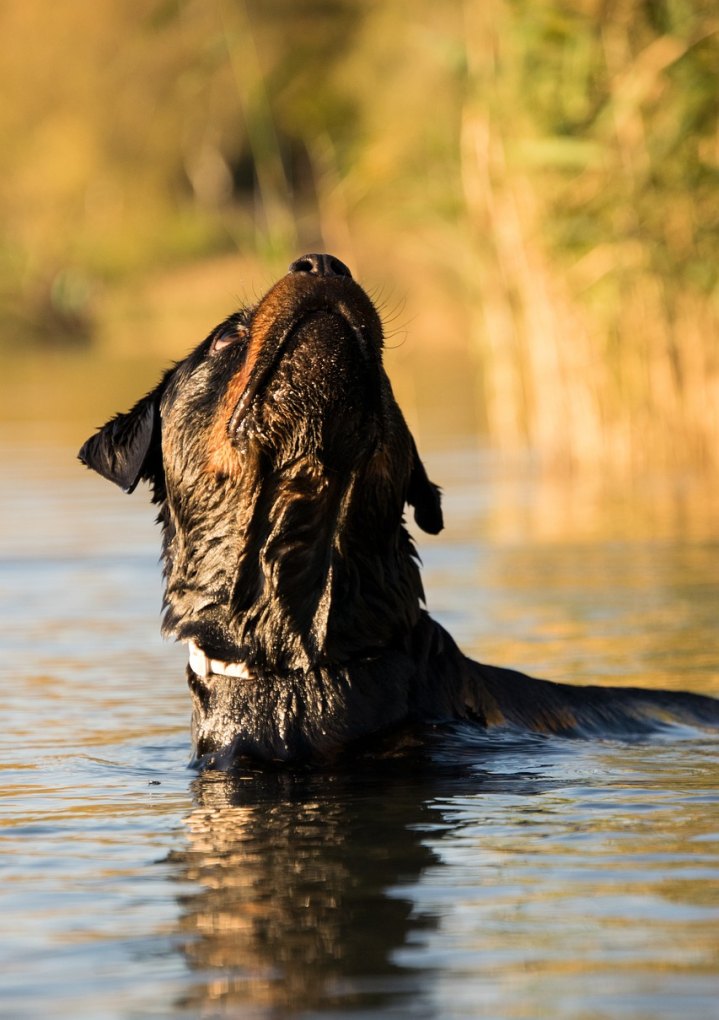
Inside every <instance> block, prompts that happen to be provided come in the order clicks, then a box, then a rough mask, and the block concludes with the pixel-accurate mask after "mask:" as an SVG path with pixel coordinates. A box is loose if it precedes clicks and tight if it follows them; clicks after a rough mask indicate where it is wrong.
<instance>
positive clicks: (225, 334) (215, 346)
mask: <svg viewBox="0 0 719 1020" xmlns="http://www.w3.org/2000/svg"><path fill="white" fill-rule="evenodd" d="M246 339H247V327H246V326H234V327H232V328H230V329H223V330H222V332H221V333H218V334H217V336H216V337H215V339H214V340H213V341H212V344H211V345H210V354H218V353H219V352H220V351H224V349H225V348H226V347H229V346H230V345H231V344H236V343H237V342H238V341H240V340H246Z"/></svg>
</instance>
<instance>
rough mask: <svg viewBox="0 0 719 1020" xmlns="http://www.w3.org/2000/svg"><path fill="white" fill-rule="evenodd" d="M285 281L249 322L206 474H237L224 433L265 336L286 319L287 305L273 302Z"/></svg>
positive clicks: (213, 430) (211, 438)
mask: <svg viewBox="0 0 719 1020" xmlns="http://www.w3.org/2000/svg"><path fill="white" fill-rule="evenodd" d="M286 279H287V278H286V277H285V279H283V280H280V282H279V283H278V284H275V286H274V287H273V288H272V290H271V291H270V292H269V293H268V294H267V295H266V297H265V298H264V299H263V301H262V304H261V305H260V307H259V308H258V309H257V311H256V312H255V314H254V316H253V318H252V326H251V331H250V338H249V341H248V344H247V355H246V357H245V361H244V363H243V365H242V367H241V368H240V370H239V371H238V372H236V373H235V375H233V376H232V378H231V379H230V381H229V382H228V384H227V388H226V389H225V392H224V395H223V397H222V399H221V400H220V403H219V405H218V407H217V412H216V413H215V417H214V420H213V422H212V424H211V426H210V430H209V433H208V437H207V464H206V471H207V473H208V474H220V475H233V474H236V473H237V467H238V459H237V453H236V451H235V450H234V448H233V446H232V443H231V441H230V437H229V435H228V433H227V426H228V423H229V421H230V418H231V417H232V415H233V413H234V410H235V408H236V407H237V405H238V404H239V402H240V400H241V399H242V396H243V394H244V392H245V390H246V389H247V386H248V384H249V382H250V379H251V378H252V373H253V371H254V369H255V366H256V364H257V359H258V357H259V355H260V352H261V350H262V348H263V346H264V344H265V341H266V339H267V335H268V333H269V332H270V331H271V330H272V329H276V328H277V322H278V318H279V317H280V315H281V314H282V312H283V311H284V312H285V317H286V313H287V307H286V302H285V301H283V300H282V299H280V300H273V299H276V298H277V291H278V290H281V289H283V288H282V284H283V283H284V282H285V280H286ZM283 296H284V295H283Z"/></svg>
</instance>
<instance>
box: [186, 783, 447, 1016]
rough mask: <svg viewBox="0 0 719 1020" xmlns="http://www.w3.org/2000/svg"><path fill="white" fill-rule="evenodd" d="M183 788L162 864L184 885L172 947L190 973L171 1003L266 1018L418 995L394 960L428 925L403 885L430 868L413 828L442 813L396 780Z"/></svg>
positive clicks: (432, 822) (413, 976)
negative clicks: (188, 795) (180, 820)
mask: <svg viewBox="0 0 719 1020" xmlns="http://www.w3.org/2000/svg"><path fill="white" fill-rule="evenodd" d="M194 792H195V799H196V807H195V809H194V810H193V812H192V813H191V814H190V816H189V817H188V819H187V829H188V847H187V849H186V850H185V851H183V852H180V853H175V854H173V856H172V858H171V860H172V863H173V865H174V866H175V868H176V869H177V873H176V877H177V878H178V879H179V880H180V881H181V882H182V883H189V884H190V885H191V887H192V891H191V892H190V893H189V895H186V896H184V897H183V898H182V900H181V907H182V914H181V928H182V936H183V937H182V942H183V948H184V951H185V954H186V957H187V960H188V962H189V964H190V966H191V968H192V970H193V971H195V972H196V973H197V974H198V977H199V976H201V977H199V980H198V982H197V983H196V984H195V985H194V987H193V988H192V991H191V992H190V993H189V994H188V996H187V998H186V1000H185V1001H184V1002H183V1003H181V1004H178V1005H182V1006H183V1007H191V1008H196V1009H200V1008H210V1009H212V1008H218V1009H221V1010H223V1014H222V1015H224V1010H226V1009H227V1008H233V1007H237V1008H238V1009H239V1008H240V1007H242V1008H243V1009H244V1010H246V1011H250V1010H251V1009H253V1008H254V1009H257V1010H259V1011H261V1012H262V1013H263V1015H264V1010H266V1009H275V1008H277V1009H289V1008H302V1009H312V1008H320V1009H329V1008H332V1006H333V1004H334V1005H335V1006H338V1005H339V1004H340V1003H341V1004H342V1006H343V1008H352V1007H354V1008H356V1007H358V1006H362V1007H364V1008H365V1009H370V1010H373V1009H377V1008H379V1007H380V1006H383V1005H386V1004H388V1003H390V1002H393V1001H395V1002H396V1001H397V1000H398V999H399V1000H404V1001H406V999H407V998H408V997H409V998H412V997H414V996H416V995H418V994H421V987H420V986H421V984H422V983H423V982H424V981H426V979H427V978H426V975H424V976H423V975H422V974H421V973H420V972H418V971H415V970H411V971H410V970H406V969H404V968H403V967H401V966H400V965H399V964H397V963H396V962H394V961H393V954H394V953H395V951H396V950H397V949H399V948H401V947H402V946H403V945H405V944H406V943H407V941H408V940H413V938H414V937H416V936H417V935H419V933H420V931H421V930H425V929H427V927H432V926H433V925H435V924H436V921H435V919H433V918H430V917H426V916H425V917H423V916H422V915H421V914H417V913H416V912H415V910H414V909H413V902H412V899H411V896H410V894H409V892H408V893H407V894H406V895H404V894H403V892H402V886H404V885H408V884H411V883H413V882H415V881H416V880H417V879H418V877H419V875H420V874H421V872H422V871H423V870H424V869H425V868H427V867H428V866H429V865H431V864H432V863H434V862H436V857H435V855H434V853H433V852H432V850H430V849H429V848H428V847H427V846H426V845H425V844H424V842H423V830H426V828H427V827H428V826H431V827H432V828H433V829H435V828H437V827H439V826H441V819H440V818H439V817H438V816H437V813H436V811H435V810H433V809H432V808H431V807H430V806H428V805H427V803H426V800H425V798H424V797H423V796H422V795H421V793H420V792H419V791H418V790H417V788H416V784H413V782H412V781H411V779H410V778H409V777H408V776H407V775H405V776H404V778H402V777H401V776H399V775H397V776H395V777H392V776H391V775H389V776H387V775H383V776H380V777H377V776H375V780H374V782H373V783H372V784H371V785H367V784H366V783H365V782H364V781H362V785H359V780H358V779H357V777H356V776H355V778H354V779H352V778H351V777H349V776H343V775H341V774H331V775H327V774H325V775H314V776H312V775H298V774H293V773H288V772H284V773H282V772H275V773H272V772H270V773H267V774H265V775H261V776H260V775H255V776H251V775H249V774H246V775H245V776H244V777H242V776H237V775H232V774H218V773H204V774H202V775H200V776H198V778H197V779H196V780H195V790H194ZM348 794H349V796H348ZM203 1015H204V1014H203ZM232 1015H235V1014H234V1013H233V1014H232ZM236 1015H243V1016H244V1015H254V1014H253V1013H251V1012H244V1013H237V1014H236ZM273 1015H274V1014H273Z"/></svg>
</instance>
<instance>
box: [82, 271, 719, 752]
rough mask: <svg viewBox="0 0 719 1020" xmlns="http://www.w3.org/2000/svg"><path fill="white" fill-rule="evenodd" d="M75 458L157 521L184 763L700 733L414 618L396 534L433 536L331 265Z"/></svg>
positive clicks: (258, 312) (197, 359) (194, 362)
mask: <svg viewBox="0 0 719 1020" xmlns="http://www.w3.org/2000/svg"><path fill="white" fill-rule="evenodd" d="M80 459H81V460H82V461H83V462H84V463H85V464H87V465H88V466H89V467H91V468H94V469H95V470H96V471H98V472H99V473H100V474H101V475H104V476H105V477H106V478H109V479H110V481H112V482H115V483H117V484H118V485H120V486H121V487H122V488H123V489H125V491H126V492H132V490H133V489H134V488H135V486H136V485H137V483H138V481H139V480H140V479H145V480H147V481H148V482H149V483H150V485H151V486H152V491H153V500H154V502H156V503H157V504H158V505H159V508H160V521H161V523H162V530H163V555H164V562H165V579H166V592H165V615H164V623H163V633H164V634H166V635H168V636H169V635H172V636H173V637H175V638H177V639H178V640H180V641H186V642H188V645H189V649H190V665H189V671H188V672H189V683H190V688H191V690H192V694H193V700H194V712H193V736H194V742H195V751H196V755H197V757H198V758H202V759H204V760H205V761H206V762H211V763H214V764H218V765H224V764H228V763H230V762H232V761H234V760H237V759H238V758H241V757H243V756H249V757H252V758H259V759H263V760H266V761H299V760H309V761H328V760H332V759H333V758H335V757H336V756H337V755H338V754H340V753H341V752H343V751H345V750H346V749H348V747H349V746H350V745H353V746H354V747H355V748H356V747H357V746H360V744H359V742H362V741H364V742H366V741H367V740H368V738H380V737H382V735H389V734H392V735H396V734H399V733H405V734H407V733H412V734H414V735H415V736H419V735H421V731H422V728H423V726H425V725H427V724H430V723H437V722H442V721H447V720H458V719H464V720H473V721H475V722H476V724H477V725H478V726H482V727H493V726H508V727H514V728H521V729H523V730H530V731H535V732H540V733H561V734H567V735H571V734H574V735H586V734H602V735H609V734H619V735H629V734H631V733H637V732H645V731H647V730H651V729H653V728H657V727H659V726H661V725H662V724H665V723H671V722H678V723H687V724H691V725H708V726H717V725H719V701H716V700H714V699H712V698H708V697H703V696H700V695H694V694H684V693H674V692H668V691H645V690H639V689H632V688H601V687H585V688H580V687H574V686H569V685H564V684H555V683H549V682H547V681H543V680H535V679H531V678H530V677H527V676H524V675H522V674H521V673H517V672H514V671H512V670H507V669H501V668H498V667H494V666H485V665H481V664H480V663H477V662H473V661H472V660H471V659H468V658H466V656H464V655H463V654H462V653H461V652H460V650H459V649H458V648H457V646H456V645H455V643H454V641H453V640H452V638H451V637H450V636H449V634H448V633H447V632H446V631H445V630H444V629H443V628H442V627H441V626H440V625H439V624H438V623H436V622H434V621H433V620H432V619H431V618H430V617H429V616H428V615H427V613H426V612H425V611H424V610H423V609H422V608H421V603H422V600H423V591H422V582H421V580H420V574H419V569H418V564H417V558H416V555H415V551H414V547H413V544H412V541H411V539H410V537H409V535H408V533H407V531H406V530H405V527H404V524H403V512H404V508H405V504H409V505H410V506H411V507H413V509H414V517H415V520H416V522H417V524H418V525H419V527H420V528H422V529H423V530H424V531H427V532H429V533H431V534H436V533H437V532H439V531H440V530H441V528H442V510H441V505H440V494H439V490H438V489H437V487H436V486H435V485H433V484H432V482H430V481H429V479H428V477H427V474H426V472H425V470H424V467H423V465H422V462H421V461H420V459H419V456H418V454H417V448H416V446H415V443H414V440H413V438H412V436H411V434H410V432H409V430H408V428H407V425H406V423H405V420H404V418H403V417H402V413H401V411H400V409H399V407H398V406H397V403H396V402H395V399H394V396H393V394H392V389H391V387H390V383H389V380H388V378H387V376H386V374H385V372H384V369H383V367H382V326H381V323H380V320H379V317H378V315H377V312H376V311H375V309H374V307H373V305H372V303H371V301H370V300H369V298H368V297H367V295H366V294H365V293H364V291H363V290H362V289H361V288H360V287H359V286H358V285H357V284H356V283H355V282H354V281H353V280H352V278H351V275H350V272H349V270H348V269H347V267H346V266H344V265H343V264H342V263H341V262H340V261H339V260H338V259H336V258H333V257H332V256H329V255H305V256H304V257H303V258H301V259H299V260H298V261H297V262H295V263H293V265H292V266H291V267H290V271H289V273H288V274H287V276H285V277H283V279H281V280H280V281H279V283H277V284H276V285H275V286H274V287H273V288H272V289H271V290H270V291H269V293H268V294H267V295H266V296H265V297H264V298H263V299H262V300H261V301H260V302H259V304H258V305H257V306H256V307H254V308H248V309H243V310H242V311H239V312H237V313H235V314H234V315H232V316H230V318H229V319H227V320H226V321H225V322H223V323H222V325H220V326H218V327H217V329H215V330H214V332H212V333H211V334H210V336H209V337H208V338H207V339H206V340H205V341H204V342H203V343H201V344H200V346H199V347H198V348H197V349H196V350H195V351H194V352H193V353H192V354H190V356H189V357H187V358H186V359H185V360H184V361H182V362H180V363H179V364H178V365H177V366H176V367H175V368H173V369H172V370H171V371H169V372H168V373H167V374H166V375H165V376H164V378H163V379H162V381H161V382H160V384H159V386H157V388H156V389H154V390H153V391H152V392H151V393H150V394H148V396H146V397H144V398H143V399H142V400H140V402H139V403H138V404H137V405H136V406H135V407H134V408H133V409H132V410H131V411H130V412H129V413H128V414H121V415H118V416H117V417H115V418H113V419H112V420H111V421H110V422H108V424H107V425H105V426H104V427H103V428H102V429H100V431H99V432H98V433H97V434H96V435H94V436H92V438H90V439H89V440H88V441H87V442H86V443H85V445H84V446H83V448H82V450H81V451H80Z"/></svg>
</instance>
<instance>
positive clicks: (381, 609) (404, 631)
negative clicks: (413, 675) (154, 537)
mask: <svg viewBox="0 0 719 1020" xmlns="http://www.w3.org/2000/svg"><path fill="white" fill-rule="evenodd" d="M366 483H367V479H366V476H363V478H362V481H361V484H360V483H359V476H358V474H356V473H352V474H349V475H346V476H344V477H342V476H340V475H338V474H332V473H330V472H328V471H322V470H319V469H318V467H317V464H316V463H314V462H311V463H310V462H307V461H302V460H299V459H298V460H297V461H296V462H295V463H294V464H292V465H290V466H288V467H287V468H285V469H284V470H283V471H282V472H281V473H272V472H268V473H266V474H265V475H264V476H262V478H261V479H260V480H259V481H258V482H257V483H256V484H253V485H252V486H250V485H249V484H248V480H247V478H246V477H245V478H242V479H239V480H236V481H234V482H233V481H232V480H231V479H225V480H223V481H221V482H218V483H216V484H215V485H214V487H213V486H211V485H210V484H209V483H208V482H207V481H206V480H204V481H203V480H202V479H198V480H197V484H196V485H195V486H194V487H192V488H191V489H189V488H188V487H184V488H183V492H188V491H190V493H191V498H190V499H187V498H185V502H184V503H180V502H179V501H177V500H175V501H174V502H173V501H172V493H171V492H170V494H169V496H168V499H167V500H166V501H165V503H164V505H163V507H162V512H161V518H162V521H163V525H164V532H165V535H164V552H165V576H166V595H165V604H166V613H165V620H164V631H165V633H166V634H171V635H172V636H174V637H176V638H179V639H180V640H186V641H193V642H194V643H195V645H196V646H197V647H198V648H200V649H201V650H202V652H203V653H204V654H206V655H207V656H208V657H209V658H210V659H217V660H219V661H222V662H225V663H227V662H229V663H233V664H242V666H243V668H245V667H246V668H247V669H248V670H249V671H252V670H255V669H259V670H261V671H268V670H269V671H273V672H277V673H286V672H290V671H293V670H304V671H306V670H308V669H312V668H314V667H317V666H320V665H327V664H331V663H342V662H347V661H350V660H351V659H356V658H357V657H361V656H368V655H372V654H376V653H377V652H379V651H382V650H385V649H388V648H396V649H400V648H402V645H403V642H405V641H406V640H407V636H408V635H409V634H410V633H411V631H412V629H413V627H414V625H415V623H416V622H417V619H418V618H419V613H420V601H421V600H422V598H423V592H422V584H421V580H420V575H419V569H418V565H417V560H416V556H415V553H414V547H413V544H412V540H411V539H410V537H409V534H408V533H407V531H406V529H405V528H404V526H403V524H402V519H401V504H399V505H398V506H395V507H394V508H393V506H392V501H389V500H385V501H384V502H383V501H378V500H376V499H373V498H370V499H367V500H366V501H365V499H364V498H363V495H364V496H366V491H365V489H366ZM371 495H372V494H370V496H371ZM393 502H395V503H396V501H393ZM378 505H379V506H383V507H384V509H383V511H382V513H383V517H382V519H381V520H379V519H378V517H377V514H378V511H377V509H376V508H377V506H378ZM228 506H234V507H236V508H237V510H236V514H235V515H234V516H230V517H229V521H228V513H227V507H228ZM210 539H211V540H210ZM198 661H199V659H198Z"/></svg>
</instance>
